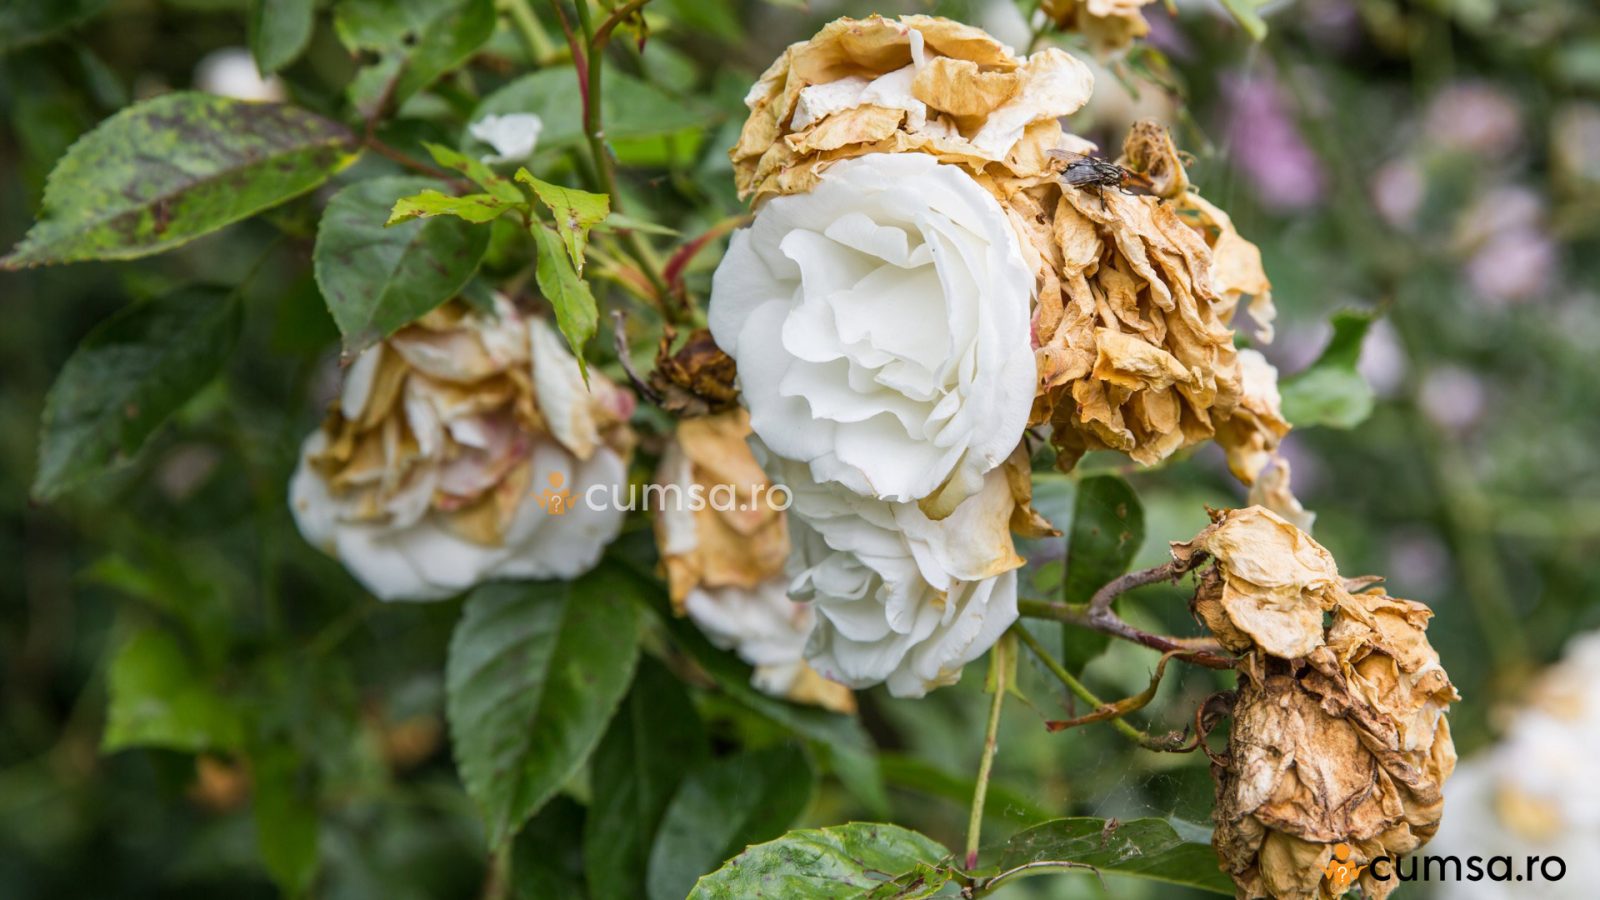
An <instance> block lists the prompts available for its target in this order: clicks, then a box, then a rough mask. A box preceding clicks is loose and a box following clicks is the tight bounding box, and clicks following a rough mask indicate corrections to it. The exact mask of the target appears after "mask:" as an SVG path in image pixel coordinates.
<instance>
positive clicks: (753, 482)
mask: <svg viewBox="0 0 1600 900" xmlns="http://www.w3.org/2000/svg"><path fill="white" fill-rule="evenodd" d="M749 434H750V421H749V416H748V415H747V414H746V413H745V412H744V410H742V409H737V408H736V409H733V410H730V411H728V412H725V413H721V414H718V415H714V416H703V417H696V418H689V419H684V420H682V421H681V422H679V423H678V430H677V433H676V435H675V438H674V440H673V442H672V444H670V445H669V446H668V447H667V449H666V451H665V452H664V453H663V454H662V457H661V466H660V469H659V470H658V471H657V473H656V484H655V485H654V486H653V489H652V491H651V493H650V494H649V496H651V497H652V500H651V504H652V512H653V514H654V523H655V533H656V544H657V547H658V548H659V549H660V552H661V565H662V568H663V569H665V570H666V574H667V586H668V590H669V592H670V594H671V597H672V604H673V608H674V609H676V610H677V611H678V613H679V614H680V615H688V616H689V618H690V620H691V621H693V622H694V623H695V625H697V626H698V627H699V628H700V630H701V631H703V632H705V633H706V636H707V637H709V638H710V639H711V641H712V642H713V643H715V644H716V645H717V646H719V647H724V648H731V649H733V650H734V651H735V652H737V653H738V654H739V656H740V657H741V658H742V659H744V661H745V662H747V663H749V664H750V665H752V666H754V667H755V672H754V673H753V674H752V675H751V680H752V682H753V683H754V684H755V685H756V687H758V688H760V689H761V690H763V691H766V692H767V693H770V694H775V695H777V696H780V697H785V696H786V697H789V698H790V699H793V700H797V701H800V702H806V703H814V704H816V705H818V706H823V707H826V708H828V709H833V710H836V711H840V712H845V711H850V710H853V709H854V708H855V699H854V696H853V695H852V694H851V693H850V691H849V689H848V688H846V687H844V686H843V685H839V684H834V683H832V682H829V681H826V680H824V679H822V678H820V677H818V676H817V675H816V673H815V672H813V671H812V670H811V669H810V667H809V666H807V665H806V663H805V662H804V660H803V655H804V651H805V646H806V639H807V637H808V636H809V635H810V633H811V628H812V623H813V621H814V619H815V615H814V613H813V610H812V609H811V607H809V606H807V605H805V604H801V603H795V602H793V601H791V600H790V599H789V597H788V585H789V580H788V578H787V577H786V576H785V575H784V564H785V561H786V560H787V559H788V556H789V529H788V525H787V521H786V516H785V514H784V512H783V511H782V510H781V509H779V508H776V507H777V506H782V505H783V504H782V502H781V500H779V499H778V498H774V497H773V496H772V494H771V488H772V482H771V481H770V480H768V478H767V475H766V473H765V472H763V471H762V469H761V466H760V465H758V464H757V463H756V460H755V457H754V456H752V455H751V452H750V447H749V445H748V444H746V443H745V439H746V438H747V437H748V436H749ZM780 496H781V495H780Z"/></svg>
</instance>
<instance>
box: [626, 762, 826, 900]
mask: <svg viewBox="0 0 1600 900" xmlns="http://www.w3.org/2000/svg"><path fill="white" fill-rule="evenodd" d="M811 783H812V772H811V764H810V763H809V762H808V761H807V760H806V757H805V754H804V753H802V752H801V751H800V749H799V748H798V747H796V746H793V745H785V746H781V747H772V748H768V749H766V750H756V751H749V752H745V753H741V754H739V755H737V756H730V757H726V758H724V759H718V760H713V761H711V762H709V763H706V764H704V765H702V766H700V767H698V768H696V769H695V770H694V771H693V772H691V773H690V774H689V777H688V778H686V779H684V782H683V785H682V786H681V787H680V788H679V789H678V793H677V795H676V796H674V797H673V798H672V804H671V805H670V806H669V807H668V808H667V813H666V816H665V817H664V818H663V819H662V820H661V830H660V832H659V833H658V834H657V835H656V842H655V846H654V847H653V848H651V851H650V869H649V875H648V884H649V897H650V900H677V898H680V897H683V896H685V895H686V894H688V893H689V891H690V890H691V889H692V888H693V887H694V884H695V882H696V881H697V880H698V879H699V878H700V876H701V875H703V874H705V873H707V872H710V871H712V870H714V869H716V868H717V867H718V866H719V865H721V863H722V862H723V861H724V860H726V859H728V858H730V857H732V856H733V855H735V854H737V853H738V852H739V851H741V850H743V849H744V848H745V847H746V846H748V845H750V844H754V843H759V842H761V841H765V840H769V839H771V838H773V837H776V836H778V835H780V834H782V833H783V832H784V830H786V829H787V828H788V827H789V825H790V824H791V823H793V822H794V820H795V818H796V817H798V816H799V815H800V813H801V812H802V811H804V809H805V806H806V803H807V802H808V801H809V800H810V799H811Z"/></svg>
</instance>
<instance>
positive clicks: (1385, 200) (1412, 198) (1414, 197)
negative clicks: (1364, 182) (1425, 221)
mask: <svg viewBox="0 0 1600 900" xmlns="http://www.w3.org/2000/svg"><path fill="white" fill-rule="evenodd" d="M1368 190H1369V191H1370V193H1371V194H1372V205H1373V206H1375V207H1377V209H1378V215H1380V216H1383V220H1384V221H1385V222H1388V223H1389V225H1390V226H1392V227H1394V228H1398V229H1401V230H1402V231H1409V230H1410V229H1411V227H1412V226H1413V225H1415V224H1416V218H1417V211H1418V210H1420V209H1421V208H1422V201H1423V199H1424V198H1425V197H1427V195H1428V182H1427V179H1426V178H1424V177H1423V174H1422V169H1421V167H1419V166H1418V165H1417V164H1416V163H1415V162H1413V161H1411V160H1391V161H1389V162H1386V163H1384V164H1383V165H1381V166H1379V167H1378V171H1376V172H1374V173H1373V175H1372V182H1371V183H1370V184H1369V185H1368Z"/></svg>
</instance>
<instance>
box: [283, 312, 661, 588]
mask: <svg viewBox="0 0 1600 900" xmlns="http://www.w3.org/2000/svg"><path fill="white" fill-rule="evenodd" d="M633 407H634V400H633V396H632V395H631V394H629V393H627V392H626V391H623V390H621V389H619V388H617V387H616V386H615V385H613V384H612V383H611V382H609V381H607V380H606V379H605V378H604V377H603V376H601V375H600V374H598V373H593V372H591V373H590V376H589V384H588V385H587V386H585V385H584V383H583V379H582V377H581V375H580V374H579V371H578V364H577V360H575V359H574V358H573V357H572V354H570V353H569V352H567V349H566V347H565V346H564V345H563V343H562V340H561V337H560V336H559V335H557V334H556V333H555V331H554V330H553V329H552V328H550V326H548V325H546V324H545V323H544V322H543V321H541V320H539V319H535V318H528V317H524V316H523V315H522V314H521V313H519V312H518V311H517V309H516V307H514V306H513V305H512V304H511V303H510V302H509V301H507V300H505V299H504V298H497V301H496V305H495V310H494V311H493V312H492V313H486V312H478V311H475V310H473V309H472V308H471V307H469V306H467V305H466V304H465V303H463V302H461V301H451V302H450V303H447V304H445V305H444V306H442V307H439V308H438V309H435V310H433V311H432V312H430V313H428V314H427V315H425V316H423V317H422V318H420V319H418V320H417V321H416V322H414V323H412V324H411V325H408V326H406V327H405V328H403V329H401V330H400V331H399V332H397V333H396V334H395V335H394V336H393V337H390V338H389V339H388V340H387V341H385V342H383V343H381V344H378V345H376V346H373V347H371V348H368V349H367V350H366V351H365V352H363V353H362V354H361V355H360V356H359V357H357V359H356V361H355V362H354V363H353V364H352V365H351V366H350V369H349V371H348V372H347V373H346V375H345V381H344V387H343V393H342V395H341V397H340V399H339V402H338V404H337V405H335V407H334V408H333V409H332V410H330V411H329V413H328V418H327V420H326V421H325V422H324V423H323V426H322V428H320V429H319V430H317V431H315V432H313V433H312V434H311V436H310V437H309V438H307V440H306V442H305V446H304V447H303V448H302V452H301V454H302V455H301V462H300V467H299V469H298V470H297V471H296V472H295V476H294V479H293V481H292V482H291V484H290V501H291V503H290V505H291V508H292V510H293V511H294V514H295V519H296V521H297V522H298V524H299V526H300V530H301V532H302V533H303V534H304V535H305V536H306V539H307V540H308V541H310V542H311V543H312V544H315V545H316V546H318V547H320V548H322V549H324V550H325V551H327V552H328V553H331V554H333V555H334V556H337V557H338V558H339V560H340V561H341V562H343V563H344V564H345V565H346V566H347V567H348V568H349V569H350V570H351V572H352V573H353V574H354V575H355V576H356V577H357V578H358V579H360V580H361V581H362V582H363V583H364V584H366V585H367V587H368V588H370V589H371V590H372V592H373V593H374V594H377V595H378V596H379V597H382V598H384V599H386V600H387V599H409V600H422V599H437V598H441V597H448V596H450V595H452V594H455V593H457V592H459V591H462V590H465V589H466V588H468V587H471V586H472V585H473V584H476V583H477V582H479V581H481V580H483V579H485V578H489V577H494V576H499V577H530V578H549V577H563V578H570V577H574V576H576V575H578V574H581V573H582V572H583V571H585V570H587V569H588V568H589V567H590V566H592V565H594V563H595V561H596V560H598V559H599V557H600V552H601V550H602V549H604V546H605V544H606V542H608V541H609V540H610V539H611V538H612V537H614V536H615V535H616V533H617V531H618V529H619V528H620V527H621V525H622V515H623V513H622V511H621V510H620V509H619V510H610V509H593V508H590V507H589V506H588V505H586V504H583V503H579V502H576V501H577V499H579V498H581V497H582V496H583V494H584V492H585V491H586V490H587V489H588V488H589V487H590V486H591V485H596V484H599V485H605V486H607V487H608V489H609V488H610V487H613V486H620V485H621V484H623V483H625V482H626V480H627V479H626V475H627V473H626V469H627V458H628V456H629V455H630V454H631V452H632V448H633V443H634V437H633V432H632V431H631V430H630V429H629V427H628V424H627V422H628V418H629V416H631V415H632V413H633Z"/></svg>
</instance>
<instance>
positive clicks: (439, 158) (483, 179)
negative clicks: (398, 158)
mask: <svg viewBox="0 0 1600 900" xmlns="http://www.w3.org/2000/svg"><path fill="white" fill-rule="evenodd" d="M422 146H424V147H426V148H428V153H429V154H430V155H432V156H433V161H434V162H436V163H438V164H439V165H441V166H444V167H445V168H446V169H449V170H451V171H452V172H460V173H461V174H462V175H465V176H467V178H469V179H471V180H472V181H473V183H475V184H477V185H478V186H479V187H481V188H483V189H484V190H486V191H488V192H489V193H491V194H493V195H494V196H495V197H496V198H498V199H500V200H502V201H504V202H505V204H506V205H507V206H526V205H527V204H528V198H527V197H525V196H523V194H522V191H521V189H519V188H518V187H517V186H516V185H515V184H512V183H511V179H509V178H507V177H505V176H504V175H498V174H496V173H495V171H494V170H493V169H491V168H489V166H488V165H487V164H485V163H484V162H483V161H482V160H477V159H473V158H472V157H470V156H467V155H466V154H465V153H462V152H460V151H458V150H452V149H450V148H449V147H446V146H444V145H443V144H433V143H429V142H427V141H423V142H422Z"/></svg>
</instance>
